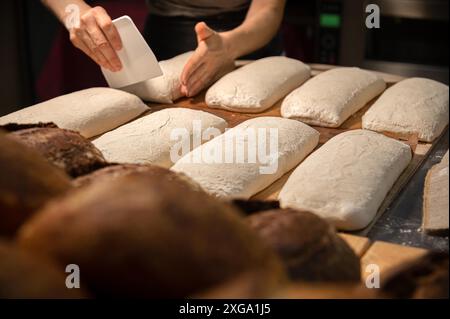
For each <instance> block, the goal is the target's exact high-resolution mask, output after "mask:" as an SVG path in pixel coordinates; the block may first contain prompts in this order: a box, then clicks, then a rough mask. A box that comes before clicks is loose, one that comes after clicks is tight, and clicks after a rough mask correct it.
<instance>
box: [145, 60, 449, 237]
mask: <svg viewBox="0 0 450 319" xmlns="http://www.w3.org/2000/svg"><path fill="white" fill-rule="evenodd" d="M243 63H244V64H245V63H246V62H245V61H244V62H243ZM334 67H335V66H331V65H323V64H312V65H311V68H312V74H313V76H314V75H317V74H319V73H320V72H323V71H326V70H329V69H331V68H334ZM375 73H377V74H379V75H380V76H381V77H382V78H383V79H384V80H385V81H386V83H387V84H388V87H389V86H392V85H393V84H395V83H397V82H398V81H401V80H402V79H404V78H403V77H400V76H396V75H391V74H386V73H381V72H375ZM375 100H376V98H375V99H373V100H372V101H370V102H369V103H368V104H367V105H366V106H365V107H363V108H362V109H361V110H359V111H358V112H357V113H355V114H353V115H352V116H351V117H350V118H348V119H347V120H346V121H345V122H344V123H343V124H342V125H341V126H340V127H339V128H327V127H318V126H312V127H313V128H314V129H316V130H317V131H319V132H320V141H319V145H318V146H317V148H319V147H321V146H322V145H323V144H324V143H326V142H327V141H328V140H329V139H331V138H332V137H334V136H336V135H338V134H340V133H342V132H345V131H349V130H355V129H361V128H362V116H363V115H364V114H365V113H366V111H367V110H368V109H369V108H370V107H371V106H372V104H373V103H374V102H375ZM281 102H282V101H279V102H278V103H276V104H275V105H274V106H273V107H271V108H270V109H268V110H266V111H264V112H262V113H257V114H254V113H237V112H232V111H226V110H221V109H212V108H208V106H207V105H206V103H205V93H204V92H203V93H202V94H199V95H198V96H196V97H194V98H183V99H180V100H178V101H176V103H174V104H165V105H163V104H149V106H150V107H151V111H152V112H154V111H158V110H161V109H164V108H169V107H184V108H188V109H193V110H202V111H205V112H209V113H212V114H214V115H217V116H219V117H221V118H223V119H225V120H226V121H227V122H228V126H229V127H230V128H231V127H235V126H236V125H238V124H240V123H242V122H244V121H246V120H249V119H251V118H255V117H261V116H277V117H280V116H281V113H280V108H281ZM446 132H447V130H445V132H444V134H446ZM398 138H399V139H401V138H400V137H398ZM402 138H403V137H402ZM438 140H439V139H436V142H437V141H438ZM405 142H406V143H408V144H409V145H410V146H411V147H412V149H413V158H412V161H411V163H410V164H409V166H408V167H407V168H406V169H405V171H404V172H403V173H402V175H401V176H400V177H399V179H398V180H397V182H396V183H395V184H394V186H393V187H392V189H391V191H390V192H389V193H388V195H387V196H386V198H385V200H384V201H383V203H382V204H381V206H380V208H379V210H378V212H377V215H376V217H375V218H374V219H373V221H372V223H371V224H370V225H369V226H368V227H366V228H365V229H363V230H360V231H358V232H354V234H357V235H366V234H367V233H368V232H369V230H370V229H371V227H372V226H373V225H374V223H375V222H376V221H377V220H378V219H379V217H380V216H381V215H382V214H383V213H384V212H385V211H386V209H387V208H388V207H389V206H390V204H391V203H392V201H393V200H394V199H395V198H396V197H397V195H398V194H399V193H400V191H401V190H402V189H403V188H404V186H405V185H406V184H407V183H408V182H409V180H410V179H411V177H412V176H413V175H414V173H415V172H416V171H417V169H418V168H419V167H420V165H421V164H422V162H423V161H424V160H425V159H426V157H427V156H428V155H429V153H430V151H431V150H432V148H433V146H434V144H429V143H418V142H417V141H415V143H414V142H411V141H409V142H407V141H405ZM436 142H435V143H436ZM292 171H293V170H291V171H290V172H288V173H286V174H285V175H284V176H282V177H281V178H280V179H279V180H277V181H276V182H274V183H273V184H272V185H270V186H269V187H267V188H266V189H264V190H263V191H261V192H260V193H258V194H256V195H255V196H254V197H253V198H254V199H259V200H276V199H277V197H278V194H279V192H280V190H281V188H282V187H283V185H284V184H285V183H286V181H287V179H288V178H289V175H290V174H291V173H292Z"/></svg>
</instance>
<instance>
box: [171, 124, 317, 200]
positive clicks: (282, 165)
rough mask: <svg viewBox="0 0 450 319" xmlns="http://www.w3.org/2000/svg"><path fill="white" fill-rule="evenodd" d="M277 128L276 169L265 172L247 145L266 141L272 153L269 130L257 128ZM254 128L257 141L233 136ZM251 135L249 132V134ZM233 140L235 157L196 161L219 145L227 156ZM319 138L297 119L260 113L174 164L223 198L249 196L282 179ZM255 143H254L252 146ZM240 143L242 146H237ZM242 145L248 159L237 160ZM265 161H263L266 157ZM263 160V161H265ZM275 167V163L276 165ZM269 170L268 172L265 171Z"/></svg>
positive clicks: (210, 191) (266, 150)
mask: <svg viewBox="0 0 450 319" xmlns="http://www.w3.org/2000/svg"><path fill="white" fill-rule="evenodd" d="M268 128H269V129H270V128H272V129H275V130H277V131H278V139H277V141H278V151H277V153H276V154H275V155H276V157H277V163H278V165H277V167H276V170H273V171H266V172H265V173H264V174H262V171H261V170H260V168H261V166H264V165H262V163H261V161H260V157H256V161H252V162H251V161H249V160H248V159H249V156H248V154H249V152H248V149H251V150H253V151H255V150H256V151H255V153H254V154H256V153H257V152H258V151H259V150H258V148H259V147H260V146H261V145H264V142H265V143H266V149H265V153H266V154H269V153H270V152H269V149H270V147H269V146H268V145H269V143H270V141H269V138H270V137H269V134H270V130H266V135H265V136H264V135H263V134H264V133H259V132H258V129H268ZM249 131H250V132H251V131H253V132H255V135H256V136H257V138H255V140H256V141H258V139H259V138H260V141H262V142H257V143H255V144H252V143H249V139H245V141H244V142H243V145H242V144H240V143H241V142H238V141H237V140H236V139H234V138H233V137H234V136H236V135H237V134H238V133H237V132H249ZM249 135H250V134H249ZM227 140H228V141H232V150H233V152H234V157H233V159H234V160H233V161H228V162H226V161H225V160H223V162H213V163H211V162H207V161H205V160H202V161H200V162H194V161H193V159H194V158H200V157H201V156H202V153H203V152H207V150H208V149H209V150H213V149H216V150H217V149H219V150H220V151H221V154H222V159H225V156H226V155H225V153H226V152H227V151H229V148H227V146H226V144H227V142H226V141H227ZM318 142H319V133H318V132H317V131H316V130H314V129H312V128H311V127H309V126H307V125H306V124H303V123H301V122H298V121H294V120H289V119H283V118H279V117H259V118H254V119H251V120H247V121H245V122H243V123H241V124H239V125H238V126H236V127H234V128H233V129H230V130H227V131H226V132H225V133H224V134H223V135H221V136H218V137H216V138H215V139H213V140H211V141H209V142H207V143H205V144H203V145H202V146H200V147H198V148H196V149H194V151H192V152H191V153H189V154H187V155H186V156H185V157H183V158H182V159H180V160H179V161H178V162H177V163H175V165H174V166H173V167H172V170H174V171H176V172H182V173H184V174H186V175H187V176H189V177H191V178H192V179H193V180H194V181H196V182H197V183H198V184H199V185H200V186H201V187H202V188H203V189H204V190H205V191H207V192H209V193H210V194H213V195H214V196H217V197H221V198H250V197H251V196H253V195H254V194H256V193H257V192H259V191H261V190H263V189H264V188H266V187H268V186H269V185H270V184H272V183H273V182H275V181H276V180H277V179H279V178H280V177H281V176H282V175H284V174H285V173H286V172H288V171H289V170H291V169H292V168H294V167H295V165H297V164H298V163H299V162H301V161H302V160H303V159H304V158H305V157H306V156H307V155H308V154H309V153H310V152H312V150H313V149H314V148H315V147H316V145H317V144H318ZM251 145H253V146H251ZM238 146H239V147H238ZM240 147H241V149H244V150H246V154H245V161H241V162H238V161H237V160H236V158H237V157H236V152H237V150H238V149H239V148H240ZM263 162H264V161H263ZM263 164H264V163H263ZM274 168H275V166H274ZM266 173H268V174H266Z"/></svg>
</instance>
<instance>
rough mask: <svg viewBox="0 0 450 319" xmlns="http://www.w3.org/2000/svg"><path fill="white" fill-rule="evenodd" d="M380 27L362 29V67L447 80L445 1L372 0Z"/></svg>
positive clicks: (446, 6) (446, 4) (446, 12)
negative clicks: (363, 43) (363, 37)
mask: <svg viewBox="0 0 450 319" xmlns="http://www.w3.org/2000/svg"><path fill="white" fill-rule="evenodd" d="M370 3H376V4H377V5H378V6H379V7H380V12H381V18H380V26H381V28H379V29H367V30H366V32H365V52H364V59H363V62H362V67H365V68H369V69H376V70H379V71H384V72H388V73H393V74H399V75H403V76H407V77H411V76H424V77H428V78H433V79H435V80H438V81H441V82H445V83H448V43H447V39H448V1H447V0H372V1H370Z"/></svg>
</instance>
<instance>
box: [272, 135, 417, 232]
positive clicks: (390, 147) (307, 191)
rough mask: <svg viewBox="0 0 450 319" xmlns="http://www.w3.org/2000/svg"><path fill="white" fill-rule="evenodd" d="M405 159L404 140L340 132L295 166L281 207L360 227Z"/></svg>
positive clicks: (345, 227)
mask: <svg viewBox="0 0 450 319" xmlns="http://www.w3.org/2000/svg"><path fill="white" fill-rule="evenodd" d="M410 161H411V149H410V147H409V146H408V145H406V144H404V143H402V142H399V141H397V140H394V139H391V138H389V137H386V136H384V135H382V134H378V133H375V132H371V131H365V130H354V131H349V132H345V133H342V134H339V135H337V136H335V137H333V138H332V139H330V140H329V141H328V142H327V143H325V144H324V145H323V146H322V147H321V148H320V149H318V150H317V151H316V152H314V153H313V154H311V155H310V156H309V157H308V158H307V159H306V160H305V161H304V162H303V163H302V164H300V165H299V166H298V167H297V168H296V169H295V171H294V172H293V173H292V175H291V176H290V177H289V179H288V181H287V182H286V184H285V185H284V186H283V188H282V190H281V192H280V194H279V200H280V203H281V207H292V208H298V209H300V210H307V211H310V212H313V213H316V214H317V215H319V216H321V217H323V218H325V219H327V220H329V221H330V222H332V223H334V224H335V225H336V227H338V228H340V229H343V230H357V229H361V228H364V227H366V226H367V225H368V224H369V223H370V222H371V221H372V219H373V218H374V217H375V215H376V213H377V210H378V208H379V206H380V205H381V203H382V202H383V200H384V198H385V196H386V195H387V193H388V192H389V190H390V189H391V187H392V186H393V184H394V183H395V181H396V180H397V178H398V177H399V176H400V174H401V173H402V172H403V170H404V169H405V168H406V167H407V166H408V164H409V162H410Z"/></svg>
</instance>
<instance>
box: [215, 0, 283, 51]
mask: <svg viewBox="0 0 450 319" xmlns="http://www.w3.org/2000/svg"><path fill="white" fill-rule="evenodd" d="M285 3H286V1H285V0H253V2H252V4H251V6H250V9H249V11H248V13H247V17H246V18H245V20H244V22H243V23H242V24H241V25H240V26H239V27H237V28H235V29H233V30H231V31H227V32H223V33H221V34H222V35H223V38H224V40H225V42H226V43H227V46H228V49H229V51H230V54H231V56H232V57H233V58H234V59H237V58H239V57H241V56H243V55H246V54H249V53H251V52H254V51H256V50H258V49H260V48H261V47H263V46H264V45H266V44H267V43H268V42H269V41H270V40H271V39H272V38H273V37H274V36H275V34H276V33H277V31H278V29H279V27H280V24H281V21H282V19H283V12H284V6H285Z"/></svg>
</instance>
